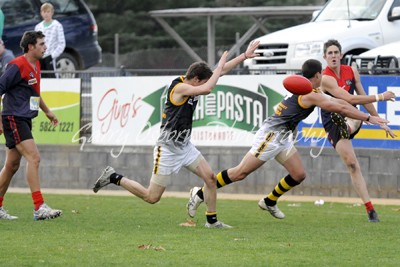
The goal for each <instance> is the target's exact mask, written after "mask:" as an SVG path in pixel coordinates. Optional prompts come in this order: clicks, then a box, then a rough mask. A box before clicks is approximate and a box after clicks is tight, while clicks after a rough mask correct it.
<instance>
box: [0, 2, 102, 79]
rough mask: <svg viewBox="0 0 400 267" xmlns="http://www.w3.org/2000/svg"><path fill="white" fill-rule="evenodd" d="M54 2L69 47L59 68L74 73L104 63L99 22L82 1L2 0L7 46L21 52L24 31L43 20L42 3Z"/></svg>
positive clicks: (56, 16) (62, 55) (58, 61)
mask: <svg viewBox="0 0 400 267" xmlns="http://www.w3.org/2000/svg"><path fill="white" fill-rule="evenodd" d="M45 2H50V3H52V4H53V6H54V17H53V18H54V19H57V20H58V21H59V22H60V23H61V24H62V25H63V27H64V34H65V40H66V47H65V50H64V53H62V54H61V56H60V57H58V58H57V71H68V72H74V71H75V70H82V69H87V68H89V67H91V66H94V65H96V64H98V63H99V62H101V48H100V46H99V43H98V42H97V24H96V21H95V19H94V17H93V14H92V12H91V11H90V10H89V8H88V6H87V5H86V4H85V3H84V1H82V0H51V1H48V0H0V7H1V9H2V11H3V13H4V17H5V23H4V31H3V37H2V39H3V41H4V43H5V46H6V48H8V49H10V50H12V51H13V52H14V54H15V55H16V56H17V55H21V54H22V49H21V48H20V46H19V43H20V41H21V37H22V34H23V33H24V32H25V31H32V30H34V29H35V25H36V24H37V23H39V22H40V21H42V18H41V16H40V6H41V5H42V4H43V3H45Z"/></svg>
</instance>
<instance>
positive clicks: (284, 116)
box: [264, 90, 315, 131]
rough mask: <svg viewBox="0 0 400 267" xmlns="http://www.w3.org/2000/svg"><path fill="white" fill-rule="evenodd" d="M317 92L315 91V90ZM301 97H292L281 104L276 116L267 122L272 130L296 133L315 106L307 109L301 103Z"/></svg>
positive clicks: (277, 108) (286, 98) (288, 97)
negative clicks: (298, 126)
mask: <svg viewBox="0 0 400 267" xmlns="http://www.w3.org/2000/svg"><path fill="white" fill-rule="evenodd" d="M314 91H315V90H314ZM301 98H302V96H301V95H290V96H287V97H285V99H283V100H282V102H280V103H279V104H278V105H277V107H276V109H275V114H273V115H272V116H270V117H269V118H267V119H266V120H265V122H264V123H267V124H268V126H269V127H270V129H273V130H277V131H280V130H284V131H294V130H295V129H296V127H297V125H298V124H299V122H300V121H302V120H303V119H305V118H307V117H308V116H309V115H310V114H311V113H312V112H313V111H314V108H315V106H311V107H306V106H304V105H303V104H302V103H301Z"/></svg>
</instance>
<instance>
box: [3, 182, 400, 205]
mask: <svg viewBox="0 0 400 267" xmlns="http://www.w3.org/2000/svg"><path fill="white" fill-rule="evenodd" d="M8 192H10V193H30V190H29V189H28V188H16V187H13V188H9V189H8ZM42 193H43V194H56V195H93V196H133V195H132V194H131V193H129V192H128V191H125V190H107V189H106V190H104V189H103V190H101V191H100V192H99V193H97V194H95V193H94V192H93V191H92V190H89V189H58V188H43V189H42ZM265 196H266V195H260V194H231V193H218V196H217V197H218V198H219V199H232V200H256V201H258V200H260V199H261V198H264V197H265ZM163 197H175V198H188V197H189V192H168V191H166V192H164V194H163ZM318 199H323V200H324V201H325V202H338V203H355V204H356V203H358V204H362V202H361V199H360V198H350V197H325V196H298V195H283V196H282V197H281V198H280V199H279V200H280V201H290V202H314V201H315V200H318ZM371 201H372V203H373V204H379V205H399V206H400V199H392V198H373V199H371Z"/></svg>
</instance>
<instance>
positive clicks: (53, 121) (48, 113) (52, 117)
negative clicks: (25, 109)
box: [39, 98, 58, 126]
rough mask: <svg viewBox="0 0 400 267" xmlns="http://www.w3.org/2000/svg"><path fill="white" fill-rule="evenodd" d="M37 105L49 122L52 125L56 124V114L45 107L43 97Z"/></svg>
mask: <svg viewBox="0 0 400 267" xmlns="http://www.w3.org/2000/svg"><path fill="white" fill-rule="evenodd" d="M39 107H40V109H41V110H42V111H43V112H44V114H46V117H47V118H48V119H49V120H50V122H51V124H52V125H53V126H57V125H58V119H57V116H56V115H55V114H54V113H53V112H52V111H51V110H50V109H49V108H48V107H47V105H46V103H45V102H44V101H43V98H40V102H39Z"/></svg>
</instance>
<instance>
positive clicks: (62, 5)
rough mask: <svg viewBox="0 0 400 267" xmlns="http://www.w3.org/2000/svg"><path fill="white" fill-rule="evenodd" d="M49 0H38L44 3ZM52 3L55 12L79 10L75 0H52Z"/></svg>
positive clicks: (62, 12)
mask: <svg viewBox="0 0 400 267" xmlns="http://www.w3.org/2000/svg"><path fill="white" fill-rule="evenodd" d="M48 1H49V0H40V2H41V3H42V4H43V3H46V2H48ZM51 3H52V5H53V6H54V13H56V14H59V15H60V14H64V13H71V12H76V11H78V10H79V6H78V4H77V3H76V0H52V1H51Z"/></svg>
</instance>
